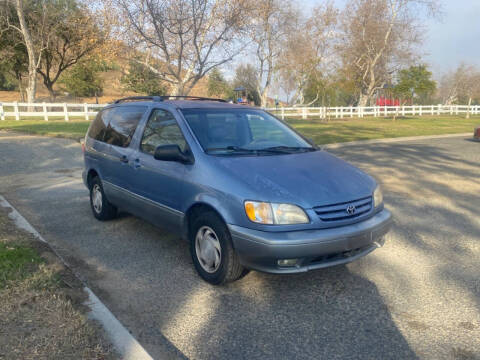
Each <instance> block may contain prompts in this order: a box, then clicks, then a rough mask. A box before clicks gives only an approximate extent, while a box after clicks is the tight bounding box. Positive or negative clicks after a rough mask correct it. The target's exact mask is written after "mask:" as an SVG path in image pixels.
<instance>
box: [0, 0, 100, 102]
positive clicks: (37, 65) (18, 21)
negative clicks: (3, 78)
mask: <svg viewBox="0 0 480 360" xmlns="http://www.w3.org/2000/svg"><path fill="white" fill-rule="evenodd" d="M0 10H1V23H2V24H3V25H2V32H3V33H4V34H7V35H8V36H14V37H15V40H14V41H13V42H14V43H18V42H21V43H23V46H24V49H25V51H26V55H27V63H26V65H27V86H26V93H27V101H28V102H34V101H35V96H36V91H37V74H40V75H41V76H42V78H43V82H44V84H45V86H46V87H47V89H48V90H49V92H50V96H51V97H52V98H54V97H55V93H54V91H53V84H54V83H55V82H56V81H57V80H58V78H59V76H60V74H61V73H62V72H63V71H64V70H66V69H67V68H69V67H70V66H72V65H74V64H75V63H76V62H77V61H78V60H79V59H80V58H82V57H83V56H85V55H86V54H87V53H89V52H90V51H91V50H92V49H93V48H94V47H95V46H96V45H97V44H98V41H97V39H98V37H97V35H98V33H99V31H98V30H97V29H96V27H95V26H94V25H93V24H92V21H91V19H90V18H89V16H88V12H87V9H86V8H84V7H83V6H79V5H78V3H77V2H76V1H75V0H36V1H34V0H6V1H3V2H2V4H1V7H0Z"/></svg>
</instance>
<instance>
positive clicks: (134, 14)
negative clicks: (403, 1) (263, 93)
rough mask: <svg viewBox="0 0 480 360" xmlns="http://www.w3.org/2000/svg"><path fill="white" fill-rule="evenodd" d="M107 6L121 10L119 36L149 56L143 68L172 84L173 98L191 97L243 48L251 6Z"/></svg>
mask: <svg viewBox="0 0 480 360" xmlns="http://www.w3.org/2000/svg"><path fill="white" fill-rule="evenodd" d="M103 2H104V4H105V6H106V7H108V6H110V5H112V4H113V6H111V7H109V11H115V10H117V9H118V16H117V17H118V19H120V21H119V24H120V25H119V26H117V28H118V29H119V36H121V37H123V38H125V39H126V40H128V41H129V42H130V43H131V44H132V45H133V46H132V47H133V48H134V49H135V50H136V51H142V52H144V53H145V54H146V56H145V60H144V61H142V63H143V64H144V65H145V66H146V67H148V68H149V69H150V70H151V71H153V72H154V73H156V74H157V75H158V76H159V77H160V78H161V79H162V81H164V82H166V83H168V84H169V86H170V93H171V94H172V95H187V94H188V93H189V92H190V91H191V89H192V88H193V87H194V86H195V85H196V84H197V83H198V81H199V80H200V79H202V78H203V77H204V76H205V75H206V74H207V73H208V72H209V71H211V70H212V69H214V68H215V67H217V66H220V65H222V64H224V63H226V62H228V61H230V60H231V59H232V58H233V57H234V56H235V55H237V54H238V52H239V51H240V50H241V49H242V48H243V43H242V41H241V40H242V29H243V26H244V25H245V19H246V18H247V17H248V14H247V11H245V7H246V4H247V3H248V2H247V1H245V0H103ZM110 3H112V4H110ZM123 24H125V26H124V25H123ZM151 59H154V60H158V63H159V64H160V65H156V63H155V64H152V63H151V62H150V60H151ZM137 61H139V60H137Z"/></svg>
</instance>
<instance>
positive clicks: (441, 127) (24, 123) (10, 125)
mask: <svg viewBox="0 0 480 360" xmlns="http://www.w3.org/2000/svg"><path fill="white" fill-rule="evenodd" d="M287 121H288V123H289V124H291V125H292V126H293V127H294V128H295V129H297V130H298V131H300V132H301V133H302V134H304V135H305V136H307V137H309V138H311V139H313V140H314V141H315V142H316V143H317V144H328V143H336V142H347V141H356V140H369V139H382V138H394V137H402V136H420V135H441V134H456V133H465V132H472V134H473V129H474V127H475V126H478V125H480V116H478V115H477V116H472V117H471V118H470V119H465V118H464V117H462V116H455V115H447V116H422V117H406V118H397V119H396V120H393V119H391V118H373V117H368V118H363V119H356V118H353V119H332V120H329V121H325V120H313V119H307V120H299V119H289V120H287ZM89 124H90V122H87V121H82V120H70V121H69V122H65V121H63V120H57V121H48V122H46V121H43V120H38V119H37V120H20V121H15V120H5V121H0V130H1V129H10V130H16V131H22V132H27V133H31V134H40V135H48V136H57V137H66V138H70V139H75V140H79V139H81V138H83V137H84V136H85V132H86V130H87V128H88V125H89Z"/></svg>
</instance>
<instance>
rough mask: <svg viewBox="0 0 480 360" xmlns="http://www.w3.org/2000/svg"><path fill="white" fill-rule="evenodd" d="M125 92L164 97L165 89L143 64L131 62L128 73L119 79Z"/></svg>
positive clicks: (161, 82)
mask: <svg viewBox="0 0 480 360" xmlns="http://www.w3.org/2000/svg"><path fill="white" fill-rule="evenodd" d="M120 82H121V83H122V84H123V87H124V88H125V90H130V91H133V92H136V93H139V94H146V95H165V94H166V87H165V85H164V83H163V81H162V79H161V78H160V76H158V75H157V74H156V73H155V72H153V71H152V70H151V69H150V68H147V67H146V66H144V65H143V64H139V63H138V62H135V61H131V62H130V64H129V70H128V73H126V74H124V75H123V76H122V78H121V79H120Z"/></svg>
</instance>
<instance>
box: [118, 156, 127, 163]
mask: <svg viewBox="0 0 480 360" xmlns="http://www.w3.org/2000/svg"><path fill="white" fill-rule="evenodd" d="M120 161H121V162H122V163H128V157H127V155H123V156H122V157H121V158H120Z"/></svg>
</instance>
